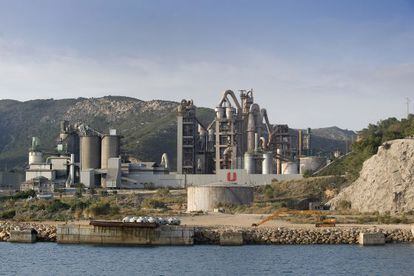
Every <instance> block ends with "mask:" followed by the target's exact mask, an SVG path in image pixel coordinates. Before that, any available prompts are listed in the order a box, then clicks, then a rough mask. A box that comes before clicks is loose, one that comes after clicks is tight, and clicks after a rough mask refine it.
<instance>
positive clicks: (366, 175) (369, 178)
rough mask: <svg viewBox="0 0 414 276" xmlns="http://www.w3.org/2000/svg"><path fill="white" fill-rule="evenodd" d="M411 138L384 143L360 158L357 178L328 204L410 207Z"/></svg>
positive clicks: (413, 200)
mask: <svg viewBox="0 0 414 276" xmlns="http://www.w3.org/2000/svg"><path fill="white" fill-rule="evenodd" d="M413 176H414V140H413V139H399V140H393V141H389V142H386V143H384V144H383V145H382V146H381V147H379V150H378V153H377V154H375V155H374V156H372V157H371V158H370V159H368V160H367V161H365V162H364V165H363V168H362V170H361V172H360V176H359V178H358V179H357V180H356V181H355V182H354V183H353V184H351V185H350V186H349V187H347V188H345V189H344V190H342V191H341V192H340V194H339V195H338V196H337V197H335V198H334V199H332V200H331V201H330V202H329V204H331V207H332V208H334V209H340V208H344V207H347V208H350V209H353V210H357V211H360V212H377V211H378V212H380V213H384V212H409V211H412V210H414V184H413V183H414V178H413Z"/></svg>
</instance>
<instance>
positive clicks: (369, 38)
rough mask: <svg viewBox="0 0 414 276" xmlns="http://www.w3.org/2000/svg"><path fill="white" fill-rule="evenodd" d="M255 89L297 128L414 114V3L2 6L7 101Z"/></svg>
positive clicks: (64, 1) (274, 116)
mask: <svg viewBox="0 0 414 276" xmlns="http://www.w3.org/2000/svg"><path fill="white" fill-rule="evenodd" d="M251 88H252V89H253V90H254V96H255V100H256V102H258V103H259V104H260V106H261V107H262V108H266V109H267V110H268V114H269V117H270V120H271V122H273V123H280V124H282V123H286V124H289V125H290V126H291V127H297V128H299V127H300V128H305V127H312V128H317V127H326V126H338V127H342V128H348V129H353V130H359V129H361V128H363V127H365V126H367V124H369V123H375V122H377V121H379V120H381V119H385V118H387V117H397V118H401V117H404V116H406V97H409V98H412V100H413V102H411V104H410V109H411V110H412V111H413V112H414V0H388V1H383V0H347V1H343V0H285V1H277V0H274V1H271V0H269V1H265V0H257V1H243V0H205V1H200V0H186V1H184V0H174V1H170V0H148V1H142V0H141V1H140V0H130V1H129V0H121V1H109V0H108V1H104V0H99V1H98V0H88V1H84V0H60V1H56V0H37V1H31V0H26V1H21V0H10V1H6V0H0V99H16V100H21V101H26V100H31V99H43V98H54V99H62V98H77V97H101V96H105V95H122V96H130V97H135V98H139V99H142V100H152V99H163V100H173V101H180V100H181V99H193V100H194V102H195V104H196V105H197V106H204V107H215V106H216V105H217V103H218V102H219V99H220V97H221V93H222V91H224V90H227V89H231V90H234V91H236V92H237V91H238V90H240V89H251Z"/></svg>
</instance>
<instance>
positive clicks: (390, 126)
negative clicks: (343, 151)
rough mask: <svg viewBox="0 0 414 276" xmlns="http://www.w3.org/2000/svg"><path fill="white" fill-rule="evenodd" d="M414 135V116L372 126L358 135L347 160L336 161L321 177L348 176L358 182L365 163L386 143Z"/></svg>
mask: <svg viewBox="0 0 414 276" xmlns="http://www.w3.org/2000/svg"><path fill="white" fill-rule="evenodd" d="M413 135H414V115H410V116H409V117H408V118H407V119H405V118H404V119H401V120H398V119H396V118H388V119H386V120H382V121H380V122H378V123H377V124H370V125H369V126H368V127H367V128H364V129H363V130H361V131H360V132H359V133H358V139H357V140H356V141H355V142H354V143H353V144H352V146H351V147H352V152H351V153H350V154H349V155H348V156H346V157H345V158H343V159H341V160H338V161H335V162H334V163H332V165H331V166H329V167H328V168H327V169H325V170H324V171H322V172H321V173H320V174H319V175H344V174H346V175H348V178H349V179H350V180H356V179H357V178H358V176H359V172H360V171H361V169H362V164H363V163H364V161H366V160H367V159H369V158H370V157H371V156H373V155H374V154H376V153H377V151H378V148H379V147H380V146H381V145H382V144H383V143H385V142H387V141H391V140H395V139H402V138H405V137H412V136H413Z"/></svg>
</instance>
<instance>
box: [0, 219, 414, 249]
mask: <svg viewBox="0 0 414 276" xmlns="http://www.w3.org/2000/svg"><path fill="white" fill-rule="evenodd" d="M58 224H64V222H57V223H54V224H50V222H48V223H37V222H12V221H1V222H0V242H1V241H3V242H7V241H8V240H9V239H10V232H11V231H12V230H27V229H30V228H33V229H35V230H36V231H37V233H38V234H37V241H38V242H57V225H58ZM70 224H71V225H85V224H86V221H85V222H83V224H82V223H81V224H76V223H70ZM183 226H185V227H190V228H193V229H194V236H193V240H194V244H195V245H203V244H208V245H220V244H221V241H220V240H221V237H222V236H223V235H227V236H239V237H241V238H240V239H241V241H239V243H241V244H239V245H314V244H359V242H358V237H359V234H360V233H377V232H379V233H383V234H384V236H385V242H386V243H414V227H413V226H411V225H401V227H395V226H393V227H392V228H390V227H389V225H384V226H385V227H381V226H377V225H375V226H372V225H359V226H350V225H338V226H337V227H332V228H316V227H314V226H313V227H312V225H308V227H274V226H270V227H265V226H261V227H241V226H196V225H183ZM387 226H388V227H387ZM412 227H413V228H412Z"/></svg>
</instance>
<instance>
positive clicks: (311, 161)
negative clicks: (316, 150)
mask: <svg viewBox="0 0 414 276" xmlns="http://www.w3.org/2000/svg"><path fill="white" fill-rule="evenodd" d="M326 161H327V160H326V158H325V157H320V156H308V157H301V158H300V166H299V168H300V174H304V173H306V172H310V173H313V172H316V171H317V170H319V169H320V168H322V167H323V166H325V165H326Z"/></svg>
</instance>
